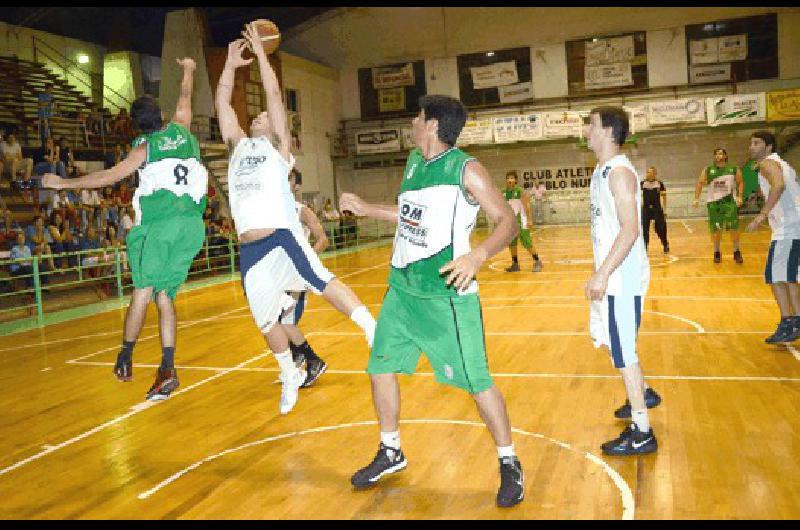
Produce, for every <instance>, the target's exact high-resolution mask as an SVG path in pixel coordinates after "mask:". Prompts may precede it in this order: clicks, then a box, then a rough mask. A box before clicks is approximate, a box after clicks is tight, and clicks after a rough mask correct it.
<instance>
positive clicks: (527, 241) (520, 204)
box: [503, 171, 542, 272]
mask: <svg viewBox="0 0 800 530" xmlns="http://www.w3.org/2000/svg"><path fill="white" fill-rule="evenodd" d="M517 181H518V178H517V172H516V171H509V172H508V173H506V187H505V189H504V190H503V197H504V198H505V199H506V201H507V202H508V205H509V206H511V210H512V211H513V212H514V215H515V216H516V218H517V224H518V225H519V236H517V237H515V238H514V239H512V240H511V243H510V244H509V245H508V251H509V252H511V266H510V267H508V268H507V269H506V272H517V271H519V260H518V259H517V240H519V241H520V242H521V243H522V246H523V247H525V248H526V249H527V250H528V252H530V253H531V257H532V258H533V272H539V271H541V270H542V260H540V259H539V254H538V253H537V252H536V248H534V246H533V241H531V230H532V229H533V215H532V214H531V201H530V197H529V196H528V194H527V193H525V190H523V189H522V188H521V187H519V186H517Z"/></svg>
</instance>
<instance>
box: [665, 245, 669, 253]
mask: <svg viewBox="0 0 800 530" xmlns="http://www.w3.org/2000/svg"><path fill="white" fill-rule="evenodd" d="M664 254H669V245H664Z"/></svg>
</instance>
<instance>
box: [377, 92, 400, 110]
mask: <svg viewBox="0 0 800 530" xmlns="http://www.w3.org/2000/svg"><path fill="white" fill-rule="evenodd" d="M378 109H379V110H380V112H392V111H395V110H406V89H405V88H404V87H397V88H382V89H380V90H378Z"/></svg>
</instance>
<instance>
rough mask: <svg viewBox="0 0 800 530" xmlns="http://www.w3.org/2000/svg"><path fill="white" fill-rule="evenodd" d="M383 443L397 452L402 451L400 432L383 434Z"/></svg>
mask: <svg viewBox="0 0 800 530" xmlns="http://www.w3.org/2000/svg"><path fill="white" fill-rule="evenodd" d="M381 443H382V444H383V445H385V446H386V447H390V448H392V449H395V450H398V449H400V431H394V432H381Z"/></svg>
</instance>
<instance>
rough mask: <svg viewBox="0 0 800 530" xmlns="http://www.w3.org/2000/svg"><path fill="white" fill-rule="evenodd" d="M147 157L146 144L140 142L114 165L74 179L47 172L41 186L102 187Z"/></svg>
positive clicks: (134, 168)
mask: <svg viewBox="0 0 800 530" xmlns="http://www.w3.org/2000/svg"><path fill="white" fill-rule="evenodd" d="M146 159H147V146H146V145H145V144H141V145H139V146H138V147H136V149H134V150H133V151H131V154H130V155H129V156H128V158H125V159H124V160H122V162H120V163H119V164H117V165H116V166H114V167H112V168H109V169H104V170H102V171H95V172H94V173H89V174H88V175H86V176H84V177H80V178H76V179H62V178H61V177H59V176H58V175H54V174H53V173H48V174H46V175H44V177H43V178H42V187H44V188H53V189H57V190H61V189H75V188H102V187H104V186H110V185H112V184H114V183H115V182H118V181H120V180H122V179H124V178H125V177H127V176H128V175H130V174H131V173H133V172H134V171H136V170H137V169H139V167H140V166H141V165H142V164H144V161H145V160H146Z"/></svg>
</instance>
